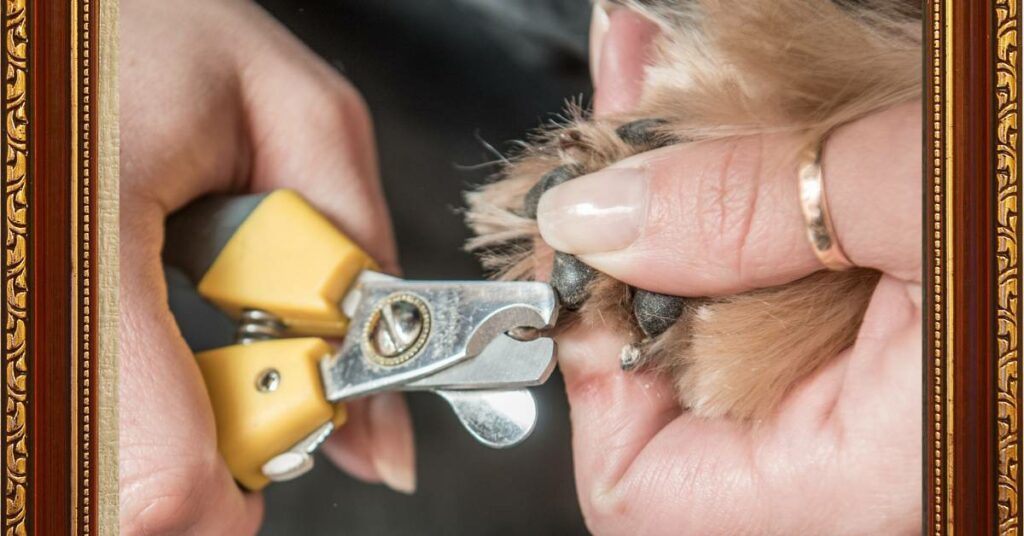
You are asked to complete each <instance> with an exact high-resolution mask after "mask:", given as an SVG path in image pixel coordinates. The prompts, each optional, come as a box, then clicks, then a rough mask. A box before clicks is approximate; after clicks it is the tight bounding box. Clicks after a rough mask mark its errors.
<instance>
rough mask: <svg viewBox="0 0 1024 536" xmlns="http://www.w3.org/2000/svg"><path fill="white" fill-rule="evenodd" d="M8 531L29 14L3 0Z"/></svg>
mask: <svg viewBox="0 0 1024 536" xmlns="http://www.w3.org/2000/svg"><path fill="white" fill-rule="evenodd" d="M4 10H5V12H4V21H5V23H4V40H3V47H4V62H5V72H4V110H3V111H4V142H5V143H4V171H5V173H4V212H3V214H4V221H3V234H4V260H3V263H4V264H3V280H4V307H3V311H4V313H3V314H4V324H3V326H4V331H3V333H4V357H3V359H4V363H3V373H4V384H5V385H4V387H5V390H4V395H5V400H4V434H5V435H4V447H5V452H4V534H6V535H9V536H17V535H23V534H25V533H26V526H25V525H26V506H27V505H26V503H27V495H28V485H29V482H28V424H27V412H28V407H27V405H28V391H27V387H28V386H27V383H28V362H27V357H28V355H27V354H28V352H27V350H28V349H27V347H26V344H27V343H26V328H27V326H26V317H27V306H28V266H27V265H28V257H27V255H28V184H27V181H28V176H27V170H28V106H27V99H28V94H27V93H26V89H27V88H26V83H27V79H28V13H27V12H26V10H25V0H5V2H4Z"/></svg>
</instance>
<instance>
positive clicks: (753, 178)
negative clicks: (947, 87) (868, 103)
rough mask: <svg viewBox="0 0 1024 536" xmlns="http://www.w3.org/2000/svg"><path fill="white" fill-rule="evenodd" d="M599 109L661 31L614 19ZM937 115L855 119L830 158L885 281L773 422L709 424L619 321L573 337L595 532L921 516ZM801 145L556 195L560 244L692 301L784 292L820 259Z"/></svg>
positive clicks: (831, 174) (544, 230)
mask: <svg viewBox="0 0 1024 536" xmlns="http://www.w3.org/2000/svg"><path fill="white" fill-rule="evenodd" d="M598 30H599V31H597V32H595V36H594V41H592V44H593V45H594V46H592V50H594V51H595V57H594V59H595V60H596V61H595V62H594V64H595V65H594V66H595V71H596V73H595V77H594V78H595V85H596V97H595V111H596V113H597V114H599V115H601V114H613V113H619V112H625V111H629V110H630V109H631V108H632V106H633V105H634V104H635V103H636V101H637V99H638V98H639V95H640V88H639V86H640V84H641V82H642V77H643V70H642V65H643V61H642V60H643V56H642V55H643V54H644V51H645V44H646V43H649V42H650V39H651V37H652V36H653V35H654V34H655V33H656V31H657V30H656V29H655V28H654V27H653V25H651V24H650V23H647V22H645V21H644V20H642V19H640V18H639V17H638V16H636V15H633V14H631V13H630V12H628V11H626V10H623V9H618V10H615V11H613V12H612V13H611V20H610V24H606V25H605V30H604V31H601V29H600V27H598ZM920 125H921V117H920V103H909V104H907V105H902V106H898V107H895V108H892V109H889V110H885V111H882V112H879V113H877V114H875V115H872V116H869V117H865V118H864V119H861V120H859V121H856V122H853V123H850V124H847V125H845V126H843V127H841V128H839V129H838V130H836V131H835V132H833V133H832V135H831V136H829V138H828V140H827V143H826V145H825V147H824V153H823V169H824V171H823V174H824V177H825V181H826V183H827V187H828V195H829V203H830V205H831V213H832V219H833V221H834V223H835V225H836V235H837V236H838V240H839V242H840V243H841V244H842V246H843V248H844V249H845V251H846V253H847V255H848V256H849V257H850V258H851V260H852V261H853V262H854V263H855V264H857V265H859V266H866V267H871V268H875V269H877V270H879V271H881V272H882V273H883V275H882V277H881V280H880V282H879V284H878V287H877V288H876V290H875V292H874V295H873V296H872V299H871V303H870V305H869V308H868V310H867V313H866V316H865V318H864V322H863V324H862V326H861V329H860V332H859V334H858V336H857V339H856V342H855V344H854V346H853V347H851V348H849V349H847V350H845V351H843V352H842V353H841V354H840V355H838V356H835V357H834V358H833V359H831V360H830V361H829V362H828V364H827V365H826V366H825V367H823V368H822V369H821V370H818V371H817V372H816V373H814V374H813V375H811V376H810V377H808V378H806V379H805V380H804V381H803V382H802V383H801V384H800V385H799V386H798V387H797V388H796V389H794V390H793V391H791V392H790V393H789V394H788V395H787V398H786V399H785V400H784V402H783V403H782V404H781V406H780V407H779V408H778V410H777V412H776V413H775V414H774V415H773V416H771V417H770V418H768V419H765V420H764V421H763V422H760V423H757V424H756V425H753V426H752V425H751V424H750V423H743V422H736V421H732V420H728V419H703V418H699V417H696V416H693V415H691V414H689V413H688V412H686V411H682V410H680V409H679V407H678V405H677V402H676V399H675V395H674V392H673V389H672V388H671V386H669V385H668V384H667V382H665V381H663V380H661V379H660V378H657V377H654V376H651V375H649V374H645V373H635V372H622V371H621V370H620V368H619V361H618V359H617V354H618V352H619V349H620V348H621V347H622V346H623V344H625V343H626V342H627V341H626V339H625V337H624V336H623V335H621V334H618V333H615V332H613V331H611V330H610V329H609V328H608V327H606V326H593V325H588V326H579V327H576V328H574V329H573V330H572V331H570V332H569V333H566V334H565V335H564V336H563V337H560V339H559V344H560V346H559V354H560V355H559V364H560V368H561V370H562V373H563V375H564V376H565V381H566V388H567V392H568V396H569V402H570V405H571V409H572V413H571V418H572V426H573V451H574V456H575V464H576V467H575V471H576V481H577V489H578V492H579V494H580V501H581V506H582V509H583V512H584V515H585V517H586V520H587V523H588V526H589V527H590V529H591V530H592V531H593V532H595V533H597V534H680V533H684V534H702V535H704V534H893V533H914V532H917V531H918V530H919V525H920V508H921V500H920V493H921V486H920V482H921V452H920V437H921V409H920V408H921V406H920V404H921V372H922V370H921V339H920V334H921V322H922V311H921V261H920V258H921V254H920V251H921V236H922V235H921V169H920V156H919V155H920V152H919V151H920V150H921V149H920V148H921V134H920V133H921V128H920ZM800 148H801V140H800V139H798V138H795V137H793V136H790V135H786V134H777V135H760V136H751V137H747V138H738V139H735V140H729V141H715V142H706V143H695V144H687V145H681V146H677V147H666V148H663V149H659V150H656V151H651V152H649V153H645V154H642V155H639V156H637V157H634V158H630V159H627V160H625V161H623V162H620V163H618V164H616V165H614V166H612V168H614V171H601V172H598V173H594V174H591V175H588V176H583V177H579V178H577V179H574V180H572V181H569V182H566V183H564V184H562V185H560V186H557V187H555V188H553V189H551V190H549V191H548V192H547V193H545V194H544V196H543V197H542V199H541V201H540V205H539V208H538V224H539V227H540V231H541V235H542V236H543V238H544V240H545V242H547V243H548V244H550V245H551V246H552V247H553V248H555V249H557V250H560V251H565V252H568V253H573V254H576V255H577V256H579V258H581V259H582V260H584V261H585V262H587V263H588V264H590V265H592V266H594V267H596V268H597V269H599V270H601V271H603V272H605V273H607V274H609V275H611V276H612V277H615V278H617V279H619V280H622V281H624V282H626V283H628V284H630V285H634V286H638V287H642V288H646V289H649V290H654V291H658V292H663V293H668V294H674V295H683V296H713V295H723V294H731V293H736V292H741V291H745V290H749V289H752V288H758V287H764V286H771V285H777V284H781V283H784V282H787V281H792V280H795V279H798V278H800V277H802V276H805V275H808V274H810V273H812V272H814V271H816V270H819V269H821V268H822V265H821V264H820V262H819V261H818V260H817V258H816V257H815V256H814V254H813V252H812V250H811V249H810V246H809V245H808V243H807V238H806V235H805V227H804V220H803V217H802V214H801V212H800V206H799V202H798V200H799V196H798V185H797V180H796V179H797V164H796V159H795V156H796V154H797V153H798V151H799V149H800Z"/></svg>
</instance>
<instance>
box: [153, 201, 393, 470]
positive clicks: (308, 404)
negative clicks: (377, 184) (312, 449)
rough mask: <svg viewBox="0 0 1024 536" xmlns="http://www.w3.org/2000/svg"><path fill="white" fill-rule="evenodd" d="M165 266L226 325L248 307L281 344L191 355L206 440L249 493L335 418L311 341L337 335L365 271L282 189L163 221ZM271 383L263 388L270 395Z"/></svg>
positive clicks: (338, 411)
mask: <svg viewBox="0 0 1024 536" xmlns="http://www.w3.org/2000/svg"><path fill="white" fill-rule="evenodd" d="M164 261H165V263H166V264H169V265H172V266H176V267H178V268H181V269H182V270H183V271H185V272H186V273H187V274H188V275H189V276H190V277H191V278H192V280H193V282H195V283H196V288H197V290H198V292H199V294H200V295H201V296H202V297H204V298H205V299H207V300H208V301H210V302H212V303H213V304H214V305H216V306H217V307H218V308H219V309H221V310H222V311H224V312H225V313H227V314H228V315H229V316H231V317H232V318H234V319H236V320H237V319H239V318H240V316H241V314H242V312H243V311H244V310H246V309H259V310H262V311H265V312H268V313H270V314H272V315H274V316H275V317H276V318H277V319H279V320H280V321H281V322H282V323H283V324H284V331H283V334H284V336H286V337H287V336H313V337H308V338H285V339H276V340H268V341H261V342H253V343H249V344H236V345H232V346H227V347H223V348H217V349H214V350H210V351H205V352H200V353H198V354H197V355H196V359H197V360H198V362H199V367H200V370H201V371H202V373H203V378H204V380H205V382H206V387H207V391H208V392H209V394H210V401H211V403H212V405H213V411H214V414H215V417H216V421H217V441H218V448H219V449H220V452H221V454H222V455H223V456H224V458H225V460H227V463H228V466H229V467H230V468H231V472H232V474H233V475H234V477H235V479H236V480H238V482H239V483H241V484H242V485H243V486H245V487H246V488H249V489H253V490H255V489H260V488H262V487H263V486H265V485H266V484H267V482H268V479H267V478H266V477H265V476H264V475H263V473H262V471H261V468H262V467H263V465H264V464H265V463H266V462H267V461H269V460H271V459H272V458H273V457H274V456H276V455H278V454H281V453H283V452H285V451H287V450H288V449H289V448H291V447H292V446H293V445H295V444H296V443H298V442H300V441H302V440H303V439H305V438H306V437H308V436H309V435H310V434H312V433H313V432H314V431H316V430H317V429H318V428H319V427H321V426H323V425H324V424H325V423H327V422H328V421H332V422H334V424H335V425H336V426H339V425H341V424H342V423H343V422H344V420H345V409H344V406H343V405H340V404H339V405H337V406H332V405H331V404H330V403H328V402H327V401H326V399H325V398H324V393H323V386H322V383H321V379H320V370H319V365H318V362H319V360H320V359H322V358H323V357H324V356H326V355H328V354H329V353H330V352H331V348H330V345H328V344H327V343H326V342H325V341H324V340H322V339H320V338H318V337H319V336H331V337H340V336H343V335H344V334H345V330H346V328H347V326H348V318H346V317H345V315H344V314H342V312H341V309H340V302H341V300H342V297H343V296H344V295H345V293H346V292H347V291H348V289H349V287H350V286H351V285H352V284H353V283H354V281H355V279H356V278H357V277H358V276H359V274H360V273H361V272H362V271H363V270H364V269H374V268H376V265H375V264H374V262H373V260H371V259H370V257H369V256H368V255H366V253H364V252H363V251H362V250H361V249H360V248H359V247H358V246H356V245H355V244H354V243H353V242H352V241H351V240H349V239H348V238H347V237H346V236H345V235H344V234H342V233H341V232H340V231H339V230H338V229H337V228H336V227H334V225H332V224H331V222H330V221H328V220H327V219H326V218H325V217H324V216H323V215H321V214H320V213H318V212H317V211H316V210H315V209H313V208H312V207H311V206H310V205H309V204H307V203H306V202H305V201H304V200H303V199H302V198H301V197H300V196H299V195H297V194H296V193H294V192H291V191H288V190H277V191H274V192H271V193H269V194H261V195H255V196H242V197H220V198H207V199H203V200H200V201H198V202H196V203H194V204H193V205H190V206H189V207H186V208H185V209H183V210H182V211H181V212H179V213H176V214H175V215H173V216H172V217H171V218H169V219H168V222H167V241H166V244H165V247H164ZM272 384H273V385H272Z"/></svg>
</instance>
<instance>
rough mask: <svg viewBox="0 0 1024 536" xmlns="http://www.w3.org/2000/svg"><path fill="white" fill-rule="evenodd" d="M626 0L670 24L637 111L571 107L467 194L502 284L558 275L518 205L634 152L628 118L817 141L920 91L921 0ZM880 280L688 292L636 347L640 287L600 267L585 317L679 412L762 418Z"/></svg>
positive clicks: (676, 128) (689, 131) (718, 132)
mask: <svg viewBox="0 0 1024 536" xmlns="http://www.w3.org/2000/svg"><path fill="white" fill-rule="evenodd" d="M624 3H625V4H628V6H629V8H631V9H637V10H641V11H643V12H644V13H646V14H647V15H648V16H650V17H651V18H652V20H655V21H656V22H657V23H658V24H659V25H660V26H661V28H662V35H661V36H660V37H659V39H658V40H657V41H656V43H655V50H656V53H655V55H654V62H653V64H652V65H651V66H650V67H649V68H648V70H647V82H646V86H645V90H644V96H643V99H642V102H641V105H640V106H639V108H638V109H637V110H636V111H635V113H632V114H630V115H629V116H623V117H610V118H602V119H601V120H595V119H590V118H587V117H586V114H585V113H584V112H583V111H582V110H581V109H580V108H579V107H578V106H570V107H569V110H568V112H567V114H566V115H567V117H566V119H565V121H564V123H563V124H560V125H555V126H553V127H550V128H548V129H545V130H544V131H542V132H540V133H538V134H536V135H535V136H534V137H533V138H532V139H530V140H528V143H527V144H526V146H525V147H524V149H523V151H522V153H521V154H520V155H518V156H516V157H515V158H514V159H513V160H512V161H511V163H510V164H509V165H508V166H507V167H506V169H505V170H504V171H503V173H502V175H501V178H500V179H501V180H498V181H496V182H493V183H491V184H488V185H486V186H484V187H483V188H481V189H479V190H478V191H475V192H471V193H469V194H467V201H468V203H469V206H470V210H469V212H468V214H467V221H468V223H469V225H470V226H471V227H472V228H473V230H474V231H475V232H476V233H477V235H478V236H477V237H476V238H475V239H473V240H472V241H470V243H469V244H468V247H469V248H470V249H472V250H475V251H478V252H480V253H481V258H482V260H483V262H484V265H485V267H487V268H488V269H490V270H493V271H494V273H495V274H496V276H497V277H501V278H507V279H530V278H532V277H534V275H535V274H537V273H543V272H545V270H547V269H548V267H549V266H550V263H551V253H552V252H551V251H550V248H548V247H546V246H545V245H544V244H543V243H542V241H540V238H539V235H538V232H537V225H536V222H535V221H533V220H531V219H529V218H526V217H523V216H521V215H519V214H518V213H519V211H520V209H521V207H522V205H523V197H524V195H525V194H526V192H527V190H529V188H530V187H531V186H532V185H533V184H534V183H535V182H536V181H537V180H538V179H539V178H540V176H541V175H543V174H544V173H545V172H547V171H548V170H550V169H552V168H554V167H555V166H558V165H560V164H563V163H575V164H577V165H580V166H582V167H583V169H584V170H585V171H586V172H592V171H596V170H598V169H601V168H603V167H605V166H607V165H609V164H612V163H614V162H616V161H618V160H621V159H623V158H625V157H627V156H631V155H632V154H634V153H635V152H636V151H637V149H635V148H633V147H630V146H628V145H627V144H625V143H624V142H622V141H621V140H619V139H618V137H617V136H616V135H615V132H614V129H615V128H616V127H617V126H619V125H621V124H623V123H625V122H628V121H631V120H634V119H641V118H649V117H654V118H661V119H666V120H667V121H668V123H667V124H666V126H665V127H664V129H665V131H666V132H667V133H671V134H672V135H673V136H675V137H676V138H677V139H680V140H686V141H693V140H710V139H722V138H728V137H733V136H742V135H749V134H759V133H770V132H782V131H786V132H798V133H804V134H806V135H807V136H808V137H809V138H813V137H820V136H822V135H824V134H825V133H827V132H828V131H829V130H830V129H832V128H834V127H836V126H838V125H841V124H843V123H846V122H848V121H851V120H853V119H856V118H858V117H861V116H863V115H865V114H867V113H870V112H872V111H876V110H879V109H881V108H884V107H887V106H890V105H893V104H896V103H899V102H904V101H907V100H912V99H915V98H919V95H920V79H921V73H920V7H919V6H917V5H916V4H915V3H913V2H908V1H905V0H875V1H870V0H868V1H861V2H835V1H832V0H695V1H674V2H669V1H651V0H648V1H639V0H633V1H628V2H624ZM794 180H795V177H794ZM794 202H796V200H794ZM877 279H878V275H877V273H875V272H873V271H870V270H863V269H859V270H853V271H850V272H842V273H839V272H819V273H817V274H814V275H811V276H809V277H806V278H804V279H801V280H799V281H794V282H792V283H789V284H786V285H782V286H779V287H775V288H769V289H761V290H757V291H753V292H748V293H745V294H740V295H736V296H729V297H723V298H716V299H694V300H691V301H690V302H689V303H688V307H687V309H686V311H685V312H684V314H683V316H682V317H681V318H680V319H679V321H678V322H677V323H676V324H675V325H674V326H673V327H671V328H670V329H669V330H668V331H667V332H665V333H664V334H662V335H661V336H659V337H656V338H654V339H653V340H647V341H640V339H639V337H640V332H639V330H638V329H637V327H636V325H635V322H634V320H633V318H632V312H631V306H630V302H631V291H630V290H629V288H628V287H626V286H625V285H623V284H622V283H619V282H617V281H614V280H612V279H611V278H608V277H606V276H603V275H602V276H599V278H598V279H597V280H596V281H594V282H593V283H592V285H591V297H590V298H589V300H588V301H587V302H586V303H585V304H584V307H583V308H582V309H581V310H580V311H579V313H578V316H579V317H580V319H581V320H582V321H584V322H591V323H600V324H604V325H610V326H614V327H617V328H618V329H621V330H625V331H627V332H628V333H629V334H631V335H632V336H633V337H634V340H636V341H637V343H638V344H639V346H638V348H639V349H640V350H641V354H642V359H643V364H644V366H645V367H647V368H650V369H653V370H657V371H661V372H663V373H665V374H669V375H670V376H671V377H672V378H673V379H674V381H675V384H676V386H677V388H678V389H677V390H678V394H679V398H680V401H681V403H682V404H683V405H684V406H685V407H689V408H691V409H692V410H693V411H695V412H696V413H698V414H701V415H707V416H719V415H731V416H734V417H738V418H759V417H763V416H765V415H766V414H768V413H769V412H770V411H771V410H772V409H773V408H774V407H775V406H776V405H777V404H778V402H779V401H780V400H781V399H782V398H783V396H784V395H785V393H786V392H787V391H788V390H789V389H790V388H791V387H792V386H793V384H795V383H796V382H798V381H799V380H800V379H802V378H803V377H805V376H806V375H807V374H809V373H810V372H812V371H813V370H815V369H816V368H818V367H819V366H820V365H821V364H822V363H823V362H825V361H826V360H827V359H828V358H830V357H831V356H834V355H836V354H837V353H838V352H839V351H840V350H842V349H843V348H845V347H847V346H849V345H850V344H851V343H852V341H853V338H854V335H855V333H856V330H857V328H858V326H859V324H860V321H861V319H862V317H863V313H864V310H865V308H866V306H867V302H868V300H869V298H870V295H871V292H872V290H873V288H874V286H875V283H876V282H877ZM609 358H610V359H611V358H614V356H609Z"/></svg>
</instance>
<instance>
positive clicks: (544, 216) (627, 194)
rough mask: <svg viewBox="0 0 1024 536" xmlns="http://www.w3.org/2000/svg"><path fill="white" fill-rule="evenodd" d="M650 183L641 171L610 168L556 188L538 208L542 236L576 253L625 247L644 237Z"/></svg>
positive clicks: (548, 193)
mask: <svg viewBox="0 0 1024 536" xmlns="http://www.w3.org/2000/svg"><path fill="white" fill-rule="evenodd" d="M647 183H648V179H647V172H646V170H645V169H643V168H607V169H604V170H601V171H598V172H597V173H592V174H590V175H585V176H583V177H579V178H577V179H575V180H572V181H569V182H566V183H564V184H562V185H559V186H556V187H554V188H552V189H551V190H548V191H547V193H545V194H544V195H543V196H542V197H541V198H540V203H539V204H538V206H537V223H538V226H539V227H540V235H541V237H542V238H543V239H544V241H545V242H547V243H548V245H550V246H551V247H552V248H554V249H555V250H557V251H562V252H565V253H572V254H574V255H586V254H591V253H607V252H611V251H618V250H621V249H625V248H627V247H629V245H630V244H632V243H633V242H635V241H636V239H637V238H639V236H640V231H641V228H642V226H643V223H644V219H645V217H646V211H647Z"/></svg>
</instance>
